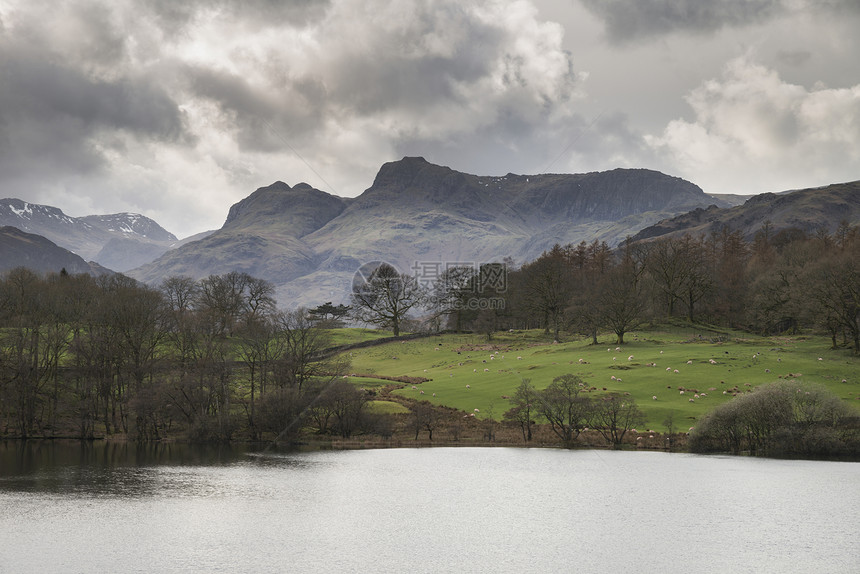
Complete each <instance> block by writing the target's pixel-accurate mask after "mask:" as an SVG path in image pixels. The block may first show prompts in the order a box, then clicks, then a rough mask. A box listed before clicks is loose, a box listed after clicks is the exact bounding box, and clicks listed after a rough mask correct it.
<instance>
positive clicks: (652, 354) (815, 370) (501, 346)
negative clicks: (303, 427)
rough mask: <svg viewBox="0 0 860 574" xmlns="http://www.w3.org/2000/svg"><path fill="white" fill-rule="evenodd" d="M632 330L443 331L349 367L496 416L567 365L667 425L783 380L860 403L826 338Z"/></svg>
mask: <svg viewBox="0 0 860 574" xmlns="http://www.w3.org/2000/svg"><path fill="white" fill-rule="evenodd" d="M625 338H626V339H627V341H628V342H626V343H624V344H623V345H620V346H618V345H615V344H614V343H609V341H614V340H615V339H614V336H612V337H610V336H609V335H606V336H603V337H601V338H600V340H601V341H606V342H604V343H603V344H601V345H598V346H594V345H590V344H588V343H589V341H587V340H573V341H569V342H562V343H552V342H551V341H548V340H547V339H546V337H544V335H543V334H542V333H541V332H539V331H520V332H510V333H500V334H498V335H497V336H496V337H494V339H493V340H492V341H491V342H489V343H488V342H487V341H486V339H485V338H484V337H481V336H478V335H453V334H444V335H440V336H434V337H430V338H426V339H419V340H413V341H404V342H392V343H386V344H383V345H380V346H376V347H370V348H364V349H355V350H353V351H351V352H348V353H346V355H348V356H349V359H350V361H351V363H352V367H351V372H352V373H356V374H360V375H364V376H365V377H367V378H354V379H352V380H353V382H355V383H357V384H361V385H362V386H375V385H379V384H382V383H383V381H380V380H377V379H375V378H374V375H382V376H404V375H406V376H412V377H425V378H428V379H430V380H429V381H427V382H424V383H420V384H416V385H406V386H405V387H404V388H402V389H399V390H397V391H395V393H399V394H401V395H404V396H407V397H411V398H415V399H425V400H428V401H431V402H433V403H434V404H438V405H445V406H450V407H455V408H457V409H462V410H464V411H467V412H474V410H475V409H478V411H479V412H478V416H480V417H492V418H495V419H501V417H502V415H503V414H504V412H505V411H506V410H508V409H509V408H510V403H509V401H508V400H507V399H505V398H503V397H504V396H511V395H513V394H514V391H515V389H516V387H517V386H518V385H519V384H520V382H521V381H522V379H524V378H528V379H531V382H532V384H533V385H534V386H535V387H537V388H538V389H541V388H544V387H546V386H547V385H548V384H550V383H551V382H552V379H553V378H554V377H557V376H559V375H562V374H565V373H573V374H575V375H578V376H580V377H581V378H582V379H583V380H584V381H585V382H586V383H587V384H589V385H591V386H592V387H594V388H595V390H594V391H592V392H593V394H594V395H599V394H602V393H604V392H619V393H629V396H631V397H633V398H634V399H636V402H637V403H638V404H639V406H640V408H642V410H643V411H644V412H645V415H646V418H647V422H646V425H645V426H646V428H650V429H654V430H665V425H664V424H663V421H664V420H665V419H666V418H667V416H668V415H669V414H670V413H671V414H672V415H673V417H674V424H675V426H676V427H677V428H678V429H679V430H687V428H688V427H691V426H694V424H695V421H696V419H697V418H698V417H699V416H701V415H702V414H704V413H705V412H707V411H709V410H711V409H712V408H714V407H715V406H717V405H719V404H721V403H723V402H725V401H728V400H730V399H731V398H732V393H733V392H735V393H740V392H748V391H750V390H752V389H753V388H755V387H757V386H759V385H762V384H766V383H770V382H773V381H777V380H780V379H798V380H802V381H807V382H815V383H820V384H823V385H825V386H826V387H828V388H829V389H830V390H831V391H833V392H834V393H835V394H837V395H838V396H839V397H841V398H842V399H843V400H845V401H846V402H849V403H850V404H852V405H854V406H855V407H857V408H860V400H858V399H860V360H858V359H857V358H856V357H853V356H851V354H850V352H849V351H846V350H836V351H834V350H830V349H829V346H828V341H827V340H826V339H824V338H821V337H810V338H805V337H775V338H757V337H753V336H750V335H748V334H741V333H736V332H720V333H717V332H714V331H707V330H697V329H695V328H689V327H687V328H684V327H672V326H667V327H662V328H656V329H654V330H648V331H638V332H634V333H629V334H627V335H626V336H625ZM386 383H387V382H386ZM413 386H414V387H415V388H413ZM679 388H684V389H685V390H684V393H683V394H682V393H681V392H680V389H679ZM696 395H698V397H696ZM654 397H656V399H655V398H654ZM691 399H692V400H691Z"/></svg>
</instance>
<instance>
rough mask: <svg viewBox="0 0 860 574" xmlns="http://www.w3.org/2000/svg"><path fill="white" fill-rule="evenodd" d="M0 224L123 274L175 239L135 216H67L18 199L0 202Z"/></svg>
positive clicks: (168, 246)
mask: <svg viewBox="0 0 860 574" xmlns="http://www.w3.org/2000/svg"><path fill="white" fill-rule="evenodd" d="M0 225H4V226H11V227H16V228H18V229H20V230H22V231H26V232H27V233H34V234H37V235H41V236H43V237H45V238H47V239H49V240H51V241H52V242H53V243H55V244H57V245H58V246H61V247H63V248H65V249H68V250H69V251H71V252H73V253H75V254H77V255H79V256H80V257H82V258H83V259H85V260H87V261H91V260H92V261H96V262H98V263H99V264H100V265H103V266H105V267H108V268H110V269H114V270H116V271H127V270H129V269H132V268H134V267H138V266H140V265H143V264H144V263H147V262H149V261H152V260H153V259H155V258H156V257H158V256H159V255H161V254H162V253H164V252H165V251H167V250H168V249H169V248H170V247H172V246H173V245H174V244H175V243H176V242H177V239H176V236H174V235H173V234H172V233H170V232H168V231H166V230H165V229H164V228H162V227H161V226H160V225H158V223H156V222H155V221H153V220H152V219H150V218H148V217H145V216H143V215H140V214H136V213H116V214H112V215H88V216H85V217H71V216H69V215H66V214H65V213H63V211H62V210H60V209H58V208H56V207H51V206H48V205H39V204H36V203H30V202H27V201H22V200H20V199H14V198H6V199H0Z"/></svg>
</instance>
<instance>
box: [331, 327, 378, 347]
mask: <svg viewBox="0 0 860 574" xmlns="http://www.w3.org/2000/svg"><path fill="white" fill-rule="evenodd" d="M325 332H326V335H327V336H328V337H329V341H328V343H329V344H330V345H331V346H332V347H339V346H341V345H351V344H353V343H361V342H363V341H371V340H375V339H382V338H384V337H391V335H392V333H391V331H381V330H379V329H359V328H343V329H326V330H325Z"/></svg>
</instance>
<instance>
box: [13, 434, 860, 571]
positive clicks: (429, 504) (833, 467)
mask: <svg viewBox="0 0 860 574" xmlns="http://www.w3.org/2000/svg"><path fill="white" fill-rule="evenodd" d="M858 529H860V464H857V463H833V462H813V461H780V460H761V459H751V458H737V457H704V456H695V455H684V454H668V453H643V452H606V451H563V450H555V449H512V448H498V449H489V448H487V449H477V448H453V449H452V448H438V449H393V450H379V451H373V450H368V451H346V452H330V451H329V452H307V453H295V452H272V451H254V450H252V449H245V448H242V447H227V446H208V447H192V446H189V445H146V446H141V447H138V446H137V445H134V444H103V443H102V444H100V443H95V444H92V443H88V444H78V443H68V444H63V443H59V442H57V443H38V442H36V443H27V444H22V443H6V444H2V443H0V571H2V572H6V571H9V572H16V573H17V572H20V573H27V572H110V571H124V572H216V571H220V572H285V571H291V572H332V571H335V572H337V571H344V572H452V571H457V572H526V571H527V572H570V571H582V572H634V571H635V572H660V573H673V572H679V573H680V572H697V573H699V572H732V573H735V572H756V573H759V572H851V573H856V572H860V538H858V537H857V535H856V533H857V531H858Z"/></svg>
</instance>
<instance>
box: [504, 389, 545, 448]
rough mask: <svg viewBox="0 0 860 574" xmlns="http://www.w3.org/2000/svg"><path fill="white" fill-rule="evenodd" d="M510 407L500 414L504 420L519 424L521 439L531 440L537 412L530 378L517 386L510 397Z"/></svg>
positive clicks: (534, 393)
mask: <svg viewBox="0 0 860 574" xmlns="http://www.w3.org/2000/svg"><path fill="white" fill-rule="evenodd" d="M510 403H511V405H512V406H511V408H510V409H508V411H506V412H505V414H504V415H502V418H504V420H506V421H511V422H515V423H517V424H519V425H520V430H521V431H522V433H523V440H524V441H526V442H529V441H531V440H532V425H533V424H534V422H535V420H534V418H535V417H534V415H535V414H536V413H537V412H538V395H537V391H536V390H535V388H534V386H533V385H532V381H531V379H523V380H522V382H521V383H520V385H519V386H518V387H517V390H516V392H515V393H514V396H513V397H511V399H510Z"/></svg>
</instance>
